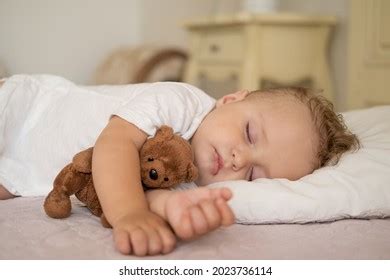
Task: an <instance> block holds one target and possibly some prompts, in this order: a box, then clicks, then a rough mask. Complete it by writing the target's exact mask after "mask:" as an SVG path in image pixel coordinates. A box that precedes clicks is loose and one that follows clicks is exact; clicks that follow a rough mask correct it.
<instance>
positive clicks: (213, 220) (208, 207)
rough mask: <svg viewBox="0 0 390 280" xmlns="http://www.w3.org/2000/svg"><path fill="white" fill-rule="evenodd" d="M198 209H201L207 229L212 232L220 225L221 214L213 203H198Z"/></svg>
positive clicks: (210, 201)
mask: <svg viewBox="0 0 390 280" xmlns="http://www.w3.org/2000/svg"><path fill="white" fill-rule="evenodd" d="M199 206H200V208H201V209H202V212H203V215H204V216H205V218H206V221H207V224H208V229H209V230H214V229H216V228H218V227H219V226H220V225H221V220H222V218H221V214H220V213H219V211H218V209H217V207H216V206H215V203H214V201H212V200H205V201H201V202H200V203H199Z"/></svg>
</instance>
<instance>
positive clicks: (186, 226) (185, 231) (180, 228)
mask: <svg viewBox="0 0 390 280" xmlns="http://www.w3.org/2000/svg"><path fill="white" fill-rule="evenodd" d="M173 228H174V230H175V233H176V235H177V236H178V237H179V238H181V239H183V240H187V239H191V238H192V237H193V236H194V229H193V228H192V224H191V217H190V215H189V213H186V214H184V215H183V217H182V218H181V219H180V224H177V225H176V226H174V227H173Z"/></svg>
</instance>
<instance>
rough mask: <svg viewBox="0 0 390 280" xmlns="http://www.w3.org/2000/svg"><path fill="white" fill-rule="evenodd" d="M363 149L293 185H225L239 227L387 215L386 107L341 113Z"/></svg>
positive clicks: (389, 144)
mask: <svg viewBox="0 0 390 280" xmlns="http://www.w3.org/2000/svg"><path fill="white" fill-rule="evenodd" d="M343 115H344V118H345V121H346V124H347V126H348V127H349V128H350V130H351V131H352V132H353V133H355V134H357V135H358V137H359V139H360V141H361V144H362V148H361V149H360V150H359V151H357V152H355V153H348V154H345V155H344V156H343V157H342V158H341V160H340V162H339V163H338V164H337V165H336V166H329V167H324V168H321V169H318V170H316V171H315V172H314V173H313V174H310V175H308V176H305V177H303V178H301V179H300V180H297V181H289V180H286V179H258V180H255V181H253V182H247V181H227V182H220V183H215V184H213V185H212V186H211V187H215V186H228V187H230V189H231V190H232V191H233V195H234V196H233V198H232V200H231V201H230V205H231V207H232V208H233V210H234V212H235V214H236V218H237V222H238V223H243V224H258V223H306V222H314V221H332V220H337V219H342V218H373V217H386V216H390V106H382V107H375V108H371V109H364V110H359V111H351V112H347V113H344V114H343Z"/></svg>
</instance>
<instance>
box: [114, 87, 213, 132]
mask: <svg viewBox="0 0 390 280" xmlns="http://www.w3.org/2000/svg"><path fill="white" fill-rule="evenodd" d="M214 106H215V99H213V98H212V97H210V96H209V95H207V94H206V93H204V92H203V91H201V90H200V89H198V88H196V87H194V86H191V85H189V84H185V83H175V82H159V83H153V84H149V85H147V86H146V87H145V89H143V90H141V91H140V92H139V94H137V96H135V97H134V98H132V99H130V100H128V101H125V102H124V103H123V104H122V105H121V106H120V107H119V108H118V109H117V110H116V111H115V112H114V113H113V115H116V116H119V117H121V118H123V119H125V120H127V121H128V122H130V123H132V124H134V125H136V126H137V127H138V128H139V129H141V130H143V131H144V132H145V133H146V134H147V135H149V136H152V135H154V134H155V133H156V130H157V128H159V127H160V126H161V125H168V126H170V127H172V128H173V130H174V132H175V133H178V134H179V135H180V136H182V137H183V138H184V139H186V140H188V139H190V138H191V137H192V135H193V134H194V133H195V131H196V129H197V128H198V126H199V124H200V122H201V121H202V120H203V118H204V117H205V116H206V115H207V114H208V113H209V112H210V111H211V110H212V109H213V108H214Z"/></svg>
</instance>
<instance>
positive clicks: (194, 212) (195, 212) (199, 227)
mask: <svg viewBox="0 0 390 280" xmlns="http://www.w3.org/2000/svg"><path fill="white" fill-rule="evenodd" d="M189 211H190V216H191V223H192V228H193V229H194V232H195V234H196V235H202V234H205V233H206V232H207V231H208V224H207V221H206V217H205V216H204V214H203V212H202V210H200V208H199V207H198V206H197V205H196V206H192V207H191V208H190V209H189Z"/></svg>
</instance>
